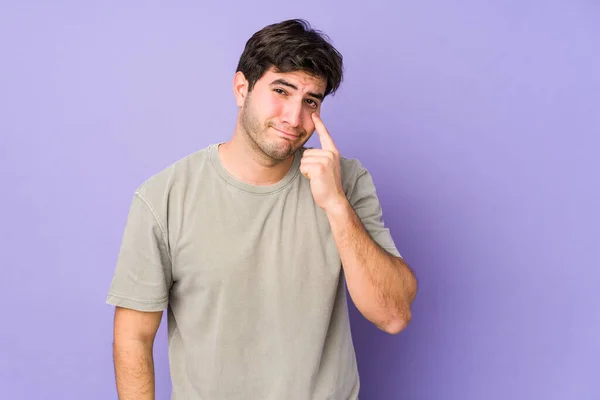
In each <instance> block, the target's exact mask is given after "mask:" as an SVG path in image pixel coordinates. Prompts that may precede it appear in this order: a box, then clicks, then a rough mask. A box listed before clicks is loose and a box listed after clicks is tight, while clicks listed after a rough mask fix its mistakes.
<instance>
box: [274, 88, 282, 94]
mask: <svg viewBox="0 0 600 400" xmlns="http://www.w3.org/2000/svg"><path fill="white" fill-rule="evenodd" d="M274 90H275V92H276V93H279V94H285V90H283V89H274Z"/></svg>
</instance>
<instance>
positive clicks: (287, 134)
mask: <svg viewBox="0 0 600 400" xmlns="http://www.w3.org/2000/svg"><path fill="white" fill-rule="evenodd" d="M272 128H273V129H275V130H276V131H277V133H279V134H280V135H281V136H284V137H288V138H292V139H297V138H298V137H299V136H300V135H296V134H294V133H290V132H287V131H282V130H281V129H277V128H275V127H272Z"/></svg>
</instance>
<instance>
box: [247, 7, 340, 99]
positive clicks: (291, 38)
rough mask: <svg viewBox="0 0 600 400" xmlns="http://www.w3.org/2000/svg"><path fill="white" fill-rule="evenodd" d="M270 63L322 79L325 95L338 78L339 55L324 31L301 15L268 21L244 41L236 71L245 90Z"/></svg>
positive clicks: (276, 67)
mask: <svg viewBox="0 0 600 400" xmlns="http://www.w3.org/2000/svg"><path fill="white" fill-rule="evenodd" d="M271 67H274V68H275V70H276V71H277V72H293V71H303V72H306V73H307V74H310V75H312V76H316V77H319V78H322V79H324V80H325V81H326V82H327V86H326V89H325V96H327V95H328V94H330V93H335V91H336V90H337V89H338V88H339V86H340V84H341V82H342V76H343V60H342V55H341V54H340V53H339V52H338V51H337V50H336V49H335V48H334V47H333V45H331V43H330V42H329V38H328V37H327V36H326V35H325V34H323V33H322V32H320V31H317V30H315V29H312V28H311V26H310V25H309V23H308V22H306V21H305V20H302V19H292V20H287V21H283V22H279V23H276V24H272V25H268V26H266V27H264V28H263V29H261V30H260V31H258V32H256V33H255V34H254V35H252V37H251V38H250V39H248V42H246V47H245V48H244V52H243V53H242V55H241V57H240V60H239V63H238V66H237V71H241V72H242V73H243V74H244V76H245V77H246V79H247V80H248V82H249V87H248V91H251V90H252V88H253V87H254V84H255V83H256V81H257V80H259V79H260V78H261V77H262V76H263V74H264V73H265V72H266V71H267V70H268V69H269V68H271Z"/></svg>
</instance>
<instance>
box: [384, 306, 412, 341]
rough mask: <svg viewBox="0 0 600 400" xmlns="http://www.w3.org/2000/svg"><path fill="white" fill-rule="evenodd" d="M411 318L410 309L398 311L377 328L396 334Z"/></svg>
mask: <svg viewBox="0 0 600 400" xmlns="http://www.w3.org/2000/svg"><path fill="white" fill-rule="evenodd" d="M411 319H412V315H411V312H410V310H408V311H404V312H402V313H398V314H396V315H394V316H393V317H392V318H390V319H389V320H388V321H387V322H386V323H384V324H381V325H380V326H379V329H381V330H382V331H384V332H385V333H388V334H390V335H397V334H398V333H400V332H402V331H403V330H404V329H406V327H407V326H408V324H409V323H410V321H411Z"/></svg>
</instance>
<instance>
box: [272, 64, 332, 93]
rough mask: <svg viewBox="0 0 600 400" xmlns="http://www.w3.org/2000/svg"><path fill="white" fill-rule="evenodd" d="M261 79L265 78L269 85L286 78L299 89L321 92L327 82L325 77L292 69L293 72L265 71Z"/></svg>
mask: <svg viewBox="0 0 600 400" xmlns="http://www.w3.org/2000/svg"><path fill="white" fill-rule="evenodd" d="M261 80H264V81H265V83H266V84H267V85H271V84H272V83H276V81H280V80H284V81H286V82H288V83H291V84H293V85H294V86H297V87H298V90H301V91H303V92H308V91H310V92H315V91H317V92H320V93H323V92H324V91H325V87H326V86H327V83H326V82H325V79H323V78H319V77H316V76H314V75H310V74H308V73H307V72H304V71H292V72H277V71H274V70H273V69H270V70H268V71H266V72H265V74H264V75H263V77H262V78H261Z"/></svg>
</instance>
